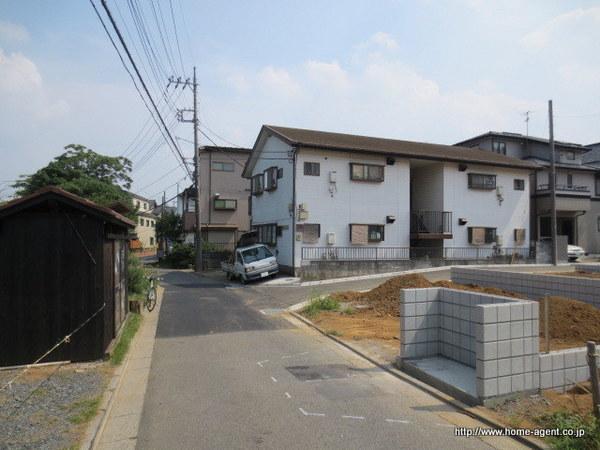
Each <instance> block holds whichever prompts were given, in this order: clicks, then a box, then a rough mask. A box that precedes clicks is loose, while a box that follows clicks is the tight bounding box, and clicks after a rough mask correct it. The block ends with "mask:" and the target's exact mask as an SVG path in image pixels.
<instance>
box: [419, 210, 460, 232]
mask: <svg viewBox="0 0 600 450" xmlns="http://www.w3.org/2000/svg"><path fill="white" fill-rule="evenodd" d="M410 232H411V234H452V213H451V212H448V211H413V212H411V213H410Z"/></svg>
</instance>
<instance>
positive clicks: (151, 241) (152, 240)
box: [150, 236, 154, 245]
mask: <svg viewBox="0 0 600 450" xmlns="http://www.w3.org/2000/svg"><path fill="white" fill-rule="evenodd" d="M150 245H154V238H153V237H152V236H150Z"/></svg>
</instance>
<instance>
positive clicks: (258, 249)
mask: <svg viewBox="0 0 600 450" xmlns="http://www.w3.org/2000/svg"><path fill="white" fill-rule="evenodd" d="M221 268H222V269H223V272H225V274H226V275H227V279H228V280H231V279H234V278H239V279H240V281H241V282H242V283H247V282H248V281H250V280H258V279H262V278H267V277H270V276H274V275H276V274H277V273H278V272H279V264H277V259H276V258H275V255H274V254H273V252H271V250H269V248H268V247H267V246H266V245H263V244H254V245H248V246H246V247H238V248H236V249H235V253H234V256H233V261H228V262H222V263H221Z"/></svg>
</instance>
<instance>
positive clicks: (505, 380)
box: [474, 296, 539, 399]
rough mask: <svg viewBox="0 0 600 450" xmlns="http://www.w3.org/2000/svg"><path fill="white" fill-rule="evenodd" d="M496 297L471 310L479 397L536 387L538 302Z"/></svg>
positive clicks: (496, 395)
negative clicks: (491, 301) (472, 313)
mask: <svg viewBox="0 0 600 450" xmlns="http://www.w3.org/2000/svg"><path fill="white" fill-rule="evenodd" d="M487 297H496V296H487ZM496 298H497V299H501V301H496V302H494V303H491V304H479V305H477V306H476V307H475V310H474V312H475V340H476V343H475V345H476V348H475V354H476V356H477V361H476V375H477V380H476V389H477V396H478V397H479V398H481V399H487V398H491V397H498V396H506V395H509V394H512V393H516V392H522V391H530V390H534V389H537V388H538V387H539V376H538V371H539V357H538V354H539V353H538V348H539V305H538V303H537V302H533V301H519V300H512V299H509V298H506V297H496Z"/></svg>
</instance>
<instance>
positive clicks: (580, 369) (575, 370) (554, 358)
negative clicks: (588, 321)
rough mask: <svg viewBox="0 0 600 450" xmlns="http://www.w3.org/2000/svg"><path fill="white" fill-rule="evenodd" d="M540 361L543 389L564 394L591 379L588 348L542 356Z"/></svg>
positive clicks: (560, 351) (572, 349)
mask: <svg viewBox="0 0 600 450" xmlns="http://www.w3.org/2000/svg"><path fill="white" fill-rule="evenodd" d="M598 348H600V347H597V348H596V351H597V350H598ZM539 361H540V362H539V366H540V388H541V389H555V390H557V391H561V392H564V391H565V390H567V389H570V388H572V387H573V386H574V385H575V383H581V382H584V381H587V380H588V379H589V378H590V369H589V366H588V363H587V348H586V347H580V348H570V349H567V350H559V351H555V352H549V353H545V354H540V355H539Z"/></svg>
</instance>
